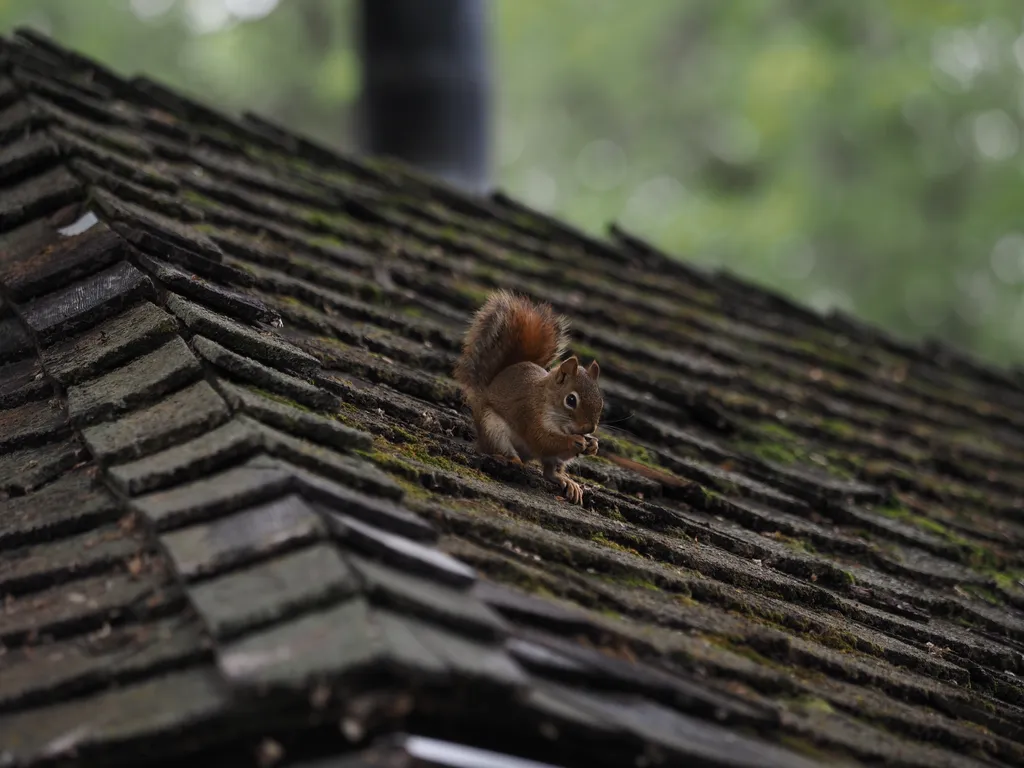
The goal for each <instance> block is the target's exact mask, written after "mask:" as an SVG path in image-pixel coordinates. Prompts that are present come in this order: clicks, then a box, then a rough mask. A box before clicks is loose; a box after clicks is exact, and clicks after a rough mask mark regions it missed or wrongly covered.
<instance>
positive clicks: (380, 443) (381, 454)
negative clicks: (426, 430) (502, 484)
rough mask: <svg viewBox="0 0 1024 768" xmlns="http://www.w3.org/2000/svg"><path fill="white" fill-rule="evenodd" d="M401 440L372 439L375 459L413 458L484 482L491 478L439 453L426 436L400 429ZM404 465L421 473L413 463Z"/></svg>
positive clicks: (397, 459) (416, 472)
mask: <svg viewBox="0 0 1024 768" xmlns="http://www.w3.org/2000/svg"><path fill="white" fill-rule="evenodd" d="M400 432H401V434H402V438H403V440H405V441H406V442H402V443H390V442H388V441H387V440H385V439H384V438H382V437H377V438H375V439H374V448H375V460H380V459H385V458H388V459H391V460H392V461H397V462H401V461H402V458H403V457H405V458H408V459H413V460H414V461H417V462H419V463H420V464H423V465H426V466H431V467H436V468H437V469H440V470H444V471H445V472H450V473H452V474H456V475H460V476H461V477H465V478H467V479H472V480H478V481H480V482H484V483H490V482H492V480H491V478H490V477H488V476H487V475H485V474H484V473H483V472H480V471H479V470H477V469H473V468H472V467H467V466H466V465H465V464H459V463H458V462H456V461H453V460H452V459H450V458H448V457H446V456H442V455H440V453H438V452H437V451H436V449H435V448H434V447H432V445H431V444H430V441H429V440H428V439H426V438H417V437H416V436H415V435H413V434H411V433H409V432H407V431H405V430H400ZM405 466H406V467H408V468H410V469H411V470H412V471H413V472H414V473H415V474H417V475H419V474H422V470H419V469H416V467H415V466H414V465H410V464H408V463H406V464H405Z"/></svg>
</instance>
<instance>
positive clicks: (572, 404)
mask: <svg viewBox="0 0 1024 768" xmlns="http://www.w3.org/2000/svg"><path fill="white" fill-rule="evenodd" d="M578 404H579V398H577V397H576V393H575V392H570V393H569V394H568V395H566V396H565V407H566V408H568V409H569V410H570V411H572V410H575V409H576V406H577V405H578Z"/></svg>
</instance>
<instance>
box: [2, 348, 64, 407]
mask: <svg viewBox="0 0 1024 768" xmlns="http://www.w3.org/2000/svg"><path fill="white" fill-rule="evenodd" d="M52 392H53V388H52V386H51V385H50V382H48V381H46V380H45V379H44V378H43V368H42V366H41V365H39V361H38V360H33V359H31V358H29V359H27V360H22V361H20V362H17V363H8V364H7V365H0V409H7V408H14V407H16V406H19V405H24V404H25V403H27V402H30V401H32V400H40V399H42V398H44V397H46V396H47V395H48V394H50V393H52Z"/></svg>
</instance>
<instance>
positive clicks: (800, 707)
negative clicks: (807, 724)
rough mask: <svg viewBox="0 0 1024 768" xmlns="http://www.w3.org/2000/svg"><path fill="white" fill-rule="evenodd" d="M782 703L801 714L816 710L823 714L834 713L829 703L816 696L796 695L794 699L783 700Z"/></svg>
mask: <svg viewBox="0 0 1024 768" xmlns="http://www.w3.org/2000/svg"><path fill="white" fill-rule="evenodd" d="M783 703H784V704H785V705H786V706H787V707H788V708H789V709H791V710H793V711H795V712H800V713H801V714H811V713H815V712H816V713H819V714H823V715H831V714H833V713H835V709H833V708H832V705H831V704H829V703H828V702H827V701H825V699H822V698H818V697H817V696H798V697H797V698H795V699H788V700H783Z"/></svg>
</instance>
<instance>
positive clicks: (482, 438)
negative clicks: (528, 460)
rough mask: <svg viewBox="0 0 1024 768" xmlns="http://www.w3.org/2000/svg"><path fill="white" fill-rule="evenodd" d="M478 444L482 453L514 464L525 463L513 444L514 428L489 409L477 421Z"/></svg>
mask: <svg viewBox="0 0 1024 768" xmlns="http://www.w3.org/2000/svg"><path fill="white" fill-rule="evenodd" d="M476 444H477V448H478V450H479V451H480V452H481V453H486V454H488V455H490V456H494V457H495V458H499V459H504V460H506V461H510V462H512V463H513V464H522V463H523V461H522V459H520V458H519V452H518V451H516V448H515V445H513V443H512V428H511V427H509V425H508V422H507V421H505V420H504V419H503V418H501V416H499V415H498V414H496V413H495V412H494V411H492V410H490V409H489V408H488V409H485V410H484V412H483V413H482V414H481V416H480V418H479V419H477V420H476Z"/></svg>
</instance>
